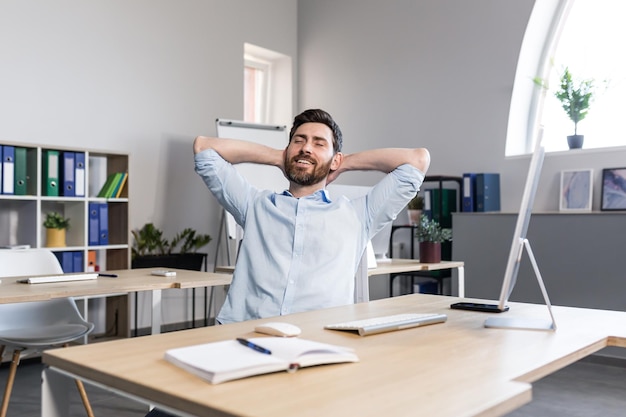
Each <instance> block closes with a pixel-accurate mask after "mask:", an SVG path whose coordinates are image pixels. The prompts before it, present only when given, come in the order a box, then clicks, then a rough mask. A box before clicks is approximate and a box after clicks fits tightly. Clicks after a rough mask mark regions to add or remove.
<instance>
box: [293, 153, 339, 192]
mask: <svg viewBox="0 0 626 417" xmlns="http://www.w3.org/2000/svg"><path fill="white" fill-rule="evenodd" d="M302 159H304V160H306V161H309V162H311V163H312V165H310V166H308V165H307V166H306V167H304V168H302V167H299V166H297V165H296V161H297V160H302ZM332 162H333V161H332V158H331V159H330V160H329V161H328V162H326V163H323V164H319V163H317V161H315V160H313V159H312V158H310V157H307V156H304V155H302V154H300V155H298V156H295V157H293V158H291V160H287V158H285V173H286V174H287V178H289V181H292V182H294V183H296V184H298V185H303V186H309V185H313V184H317V183H319V182H320V181H322V180H324V179H325V178H326V177H327V176H328V174H329V173H330V166H331V164H332ZM309 168H313V170H312V171H311V170H310V169H309Z"/></svg>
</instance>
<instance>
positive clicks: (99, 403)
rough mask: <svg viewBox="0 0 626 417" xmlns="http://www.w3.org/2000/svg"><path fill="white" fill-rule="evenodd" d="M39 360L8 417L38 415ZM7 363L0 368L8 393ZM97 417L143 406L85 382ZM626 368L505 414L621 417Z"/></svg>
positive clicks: (544, 394) (583, 379) (570, 379)
mask: <svg viewBox="0 0 626 417" xmlns="http://www.w3.org/2000/svg"><path fill="white" fill-rule="evenodd" d="M41 369H42V365H41V363H39V362H37V361H36V360H31V361H24V362H23V363H22V364H21V365H20V366H19V368H18V372H17V376H16V381H15V388H14V390H13V395H12V396H11V402H10V404H9V413H8V417H18V416H19V417H37V416H39V415H40V412H39V410H40V399H41V391H40V382H41ZM7 372H8V364H7V363H3V364H2V366H1V367H0V390H2V392H4V386H5V384H6V377H7ZM86 389H87V392H88V395H89V398H90V401H91V404H92V407H93V410H94V413H95V415H96V417H140V416H141V417H143V416H145V414H146V413H147V408H146V406H145V405H142V404H138V403H136V402H134V401H131V400H129V399H125V398H120V397H118V396H114V395H113V394H111V393H108V392H106V391H103V390H101V389H98V388H95V387H92V386H89V385H86ZM625 394H626V367H622V366H615V365H606V364H602V363H596V361H592V360H583V361H579V362H577V363H575V364H573V365H570V366H568V367H566V368H564V369H562V370H561V371H559V372H557V373H554V374H552V375H550V376H548V377H546V378H544V379H542V380H540V381H537V382H536V383H535V384H534V389H533V395H534V399H533V402H532V403H530V404H528V405H526V406H524V407H522V408H520V409H518V410H516V411H514V412H512V413H510V414H508V415H507V416H506V417H560V416H564V417H565V416H567V417H596V416H597V417H623V416H624V413H625V411H624V410H626V395H625ZM83 416H85V410H84V408H83V407H82V403H81V402H80V398H79V396H78V393H77V392H73V394H72V407H71V412H70V416H68V417H83Z"/></svg>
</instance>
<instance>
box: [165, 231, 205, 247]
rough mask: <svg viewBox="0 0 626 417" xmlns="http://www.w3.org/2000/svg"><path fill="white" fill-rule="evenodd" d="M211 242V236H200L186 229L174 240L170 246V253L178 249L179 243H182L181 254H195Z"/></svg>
mask: <svg viewBox="0 0 626 417" xmlns="http://www.w3.org/2000/svg"><path fill="white" fill-rule="evenodd" d="M210 241H211V236H209V235H203V234H198V235H196V231H195V230H193V229H191V228H186V229H184V230H183V231H182V232H180V233H178V234H177V235H176V236H174V239H172V244H171V245H170V251H171V250H173V249H174V248H176V246H178V244H179V243H181V242H182V244H181V246H180V249H179V251H178V252H179V253H189V252H191V253H194V252H197V251H198V249H200V248H201V247H203V246H205V245H208V244H209V242H210Z"/></svg>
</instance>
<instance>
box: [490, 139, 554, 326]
mask: <svg viewBox="0 0 626 417" xmlns="http://www.w3.org/2000/svg"><path fill="white" fill-rule="evenodd" d="M542 136H543V129H540V130H539V134H538V136H537V141H536V143H535V150H534V152H533V155H532V158H531V159H530V167H529V168H528V175H527V177H526V185H525V186H524V193H523V194H522V203H521V206H520V210H519V213H518V215H517V223H516V224H515V231H514V232H513V241H512V242H511V250H510V251H509V258H508V261H507V264H506V269H505V271H504V278H503V280H502V289H501V291H500V298H499V300H498V308H499V310H500V311H505V309H506V307H507V306H506V304H507V302H508V300H509V297H510V296H511V292H512V291H513V287H515V281H516V280H517V274H518V272H519V267H520V262H521V260H522V254H523V252H524V249H526V250H527V252H528V257H529V258H530V262H531V263H532V266H533V269H534V271H535V276H536V277H537V282H538V283H539V287H540V288H541V292H542V294H543V298H544V300H545V302H546V306H547V307H548V312H549V313H550V317H551V320H550V321H546V320H542V319H533V318H524V317H489V318H488V319H487V320H485V327H498V328H516V329H528V330H531V329H532V330H556V323H555V320H554V315H553V314H552V307H551V305H550V299H549V298H548V293H547V291H546V288H545V285H544V283H543V278H541V273H540V272H539V267H538V266H537V262H536V260H535V256H534V255H533V252H532V249H531V247H530V243H529V242H528V239H527V238H526V232H527V231H528V224H529V223H530V216H531V213H532V208H533V202H534V201H535V192H536V191H537V185H538V183H539V175H540V173H541V167H542V165H543V157H544V149H543V146H542V145H541V139H542Z"/></svg>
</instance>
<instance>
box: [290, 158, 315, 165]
mask: <svg viewBox="0 0 626 417" xmlns="http://www.w3.org/2000/svg"><path fill="white" fill-rule="evenodd" d="M294 162H295V163H296V165H307V166H313V165H315V163H314V162H313V161H311V160H310V159H302V158H296V159H294Z"/></svg>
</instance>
